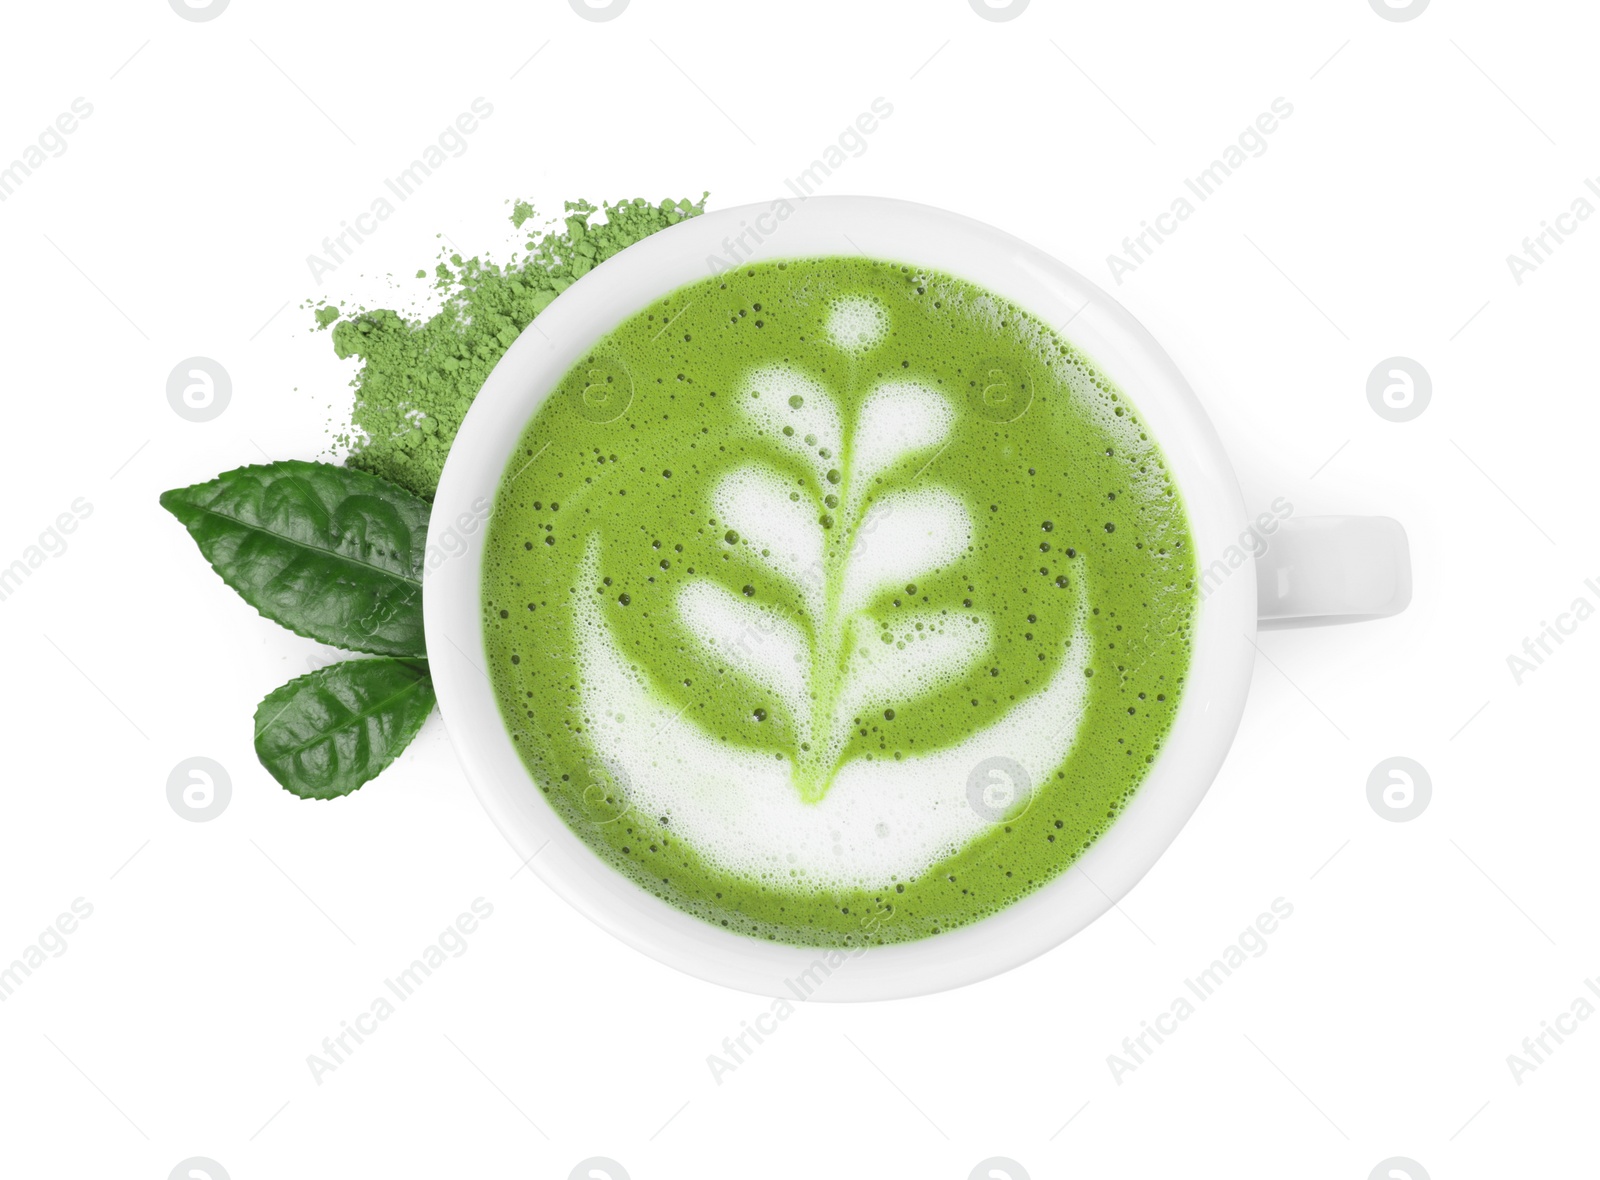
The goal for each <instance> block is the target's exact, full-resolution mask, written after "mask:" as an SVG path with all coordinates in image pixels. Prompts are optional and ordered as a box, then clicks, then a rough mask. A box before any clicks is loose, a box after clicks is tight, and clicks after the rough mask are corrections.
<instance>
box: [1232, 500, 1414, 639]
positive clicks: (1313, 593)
mask: <svg viewBox="0 0 1600 1180" xmlns="http://www.w3.org/2000/svg"><path fill="white" fill-rule="evenodd" d="M1410 602H1411V549H1410V546H1409V545H1408V544H1407V542H1406V531H1405V529H1403V528H1402V527H1401V526H1400V522H1399V521H1397V520H1392V519H1391V518H1389V517H1387V516H1299V517H1295V516H1291V517H1289V518H1288V519H1286V520H1284V521H1282V522H1281V523H1280V524H1279V525H1278V528H1277V530H1276V532H1275V533H1274V534H1273V535H1272V537H1271V539H1270V541H1269V542H1268V544H1267V547H1266V549H1265V551H1264V552H1260V553H1258V554H1257V555H1256V617H1257V626H1258V627H1260V628H1261V629H1262V630H1272V629H1277V628H1284V627H1323V626H1327V625H1328V624H1330V623H1356V622H1360V621H1362V620H1363V619H1383V618H1388V617H1389V616H1390V615H1397V614H1399V613H1400V612H1401V611H1403V610H1405V609H1406V606H1407V605H1408V604H1409V603H1410Z"/></svg>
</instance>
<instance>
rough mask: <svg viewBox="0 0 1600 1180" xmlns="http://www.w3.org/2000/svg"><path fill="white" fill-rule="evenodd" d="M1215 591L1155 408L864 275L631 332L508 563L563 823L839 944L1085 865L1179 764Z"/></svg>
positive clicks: (797, 279) (506, 658) (532, 709)
mask: <svg viewBox="0 0 1600 1180" xmlns="http://www.w3.org/2000/svg"><path fill="white" fill-rule="evenodd" d="M1197 605H1198V599H1197V593H1196V589H1195V580H1194V558H1193V554H1192V552H1191V544H1190V539H1189V533H1188V525H1187V522H1186V520H1185V516H1184V511H1183V505H1182V502H1181V500H1180V499H1179V496H1178V493H1177V490H1176V488H1175V487H1174V485H1173V482H1172V479H1171V477H1170V475H1169V473H1168V471H1167V469H1166V466H1165V464H1164V461H1163V459H1162V456H1161V453H1160V450H1159V449H1158V448H1157V446H1156V444H1155V441H1154V440H1153V439H1151V438H1150V437H1149V435H1148V433H1147V432H1146V430H1145V428H1144V426H1143V424H1142V423H1141V422H1140V420H1139V417H1138V414H1137V411H1136V409H1135V408H1134V407H1133V406H1132V405H1131V404H1130V403H1129V402H1128V400H1127V398H1126V397H1125V396H1124V395H1123V394H1121V393H1120V392H1119V391H1118V390H1116V389H1115V388H1114V387H1113V386H1112V385H1111V384H1110V383H1109V382H1108V381H1107V380H1106V379H1105V378H1104V377H1103V376H1101V375H1100V374H1099V373H1098V372H1096V370H1095V369H1094V368H1093V366H1092V365H1091V364H1090V362H1089V361H1088V359H1087V358H1085V357H1083V356H1081V355H1080V354H1078V353H1077V352H1075V351H1074V350H1073V348H1072V347H1071V346H1070V345H1069V344H1067V343H1066V342H1065V341H1064V340H1063V339H1062V338H1061V337H1059V336H1058V335H1056V334H1055V332H1054V331H1052V329H1051V328H1050V327H1049V326H1048V325H1046V324H1043V323H1041V322H1039V321H1037V320H1035V319H1033V318H1032V317H1031V316H1029V315H1028V314H1027V313H1025V312H1023V311H1022V310H1020V309H1019V308H1017V307H1015V306H1013V305H1011V304H1009V303H1007V302H1006V301H1004V300H1001V299H1000V298H998V297H997V296H994V295H992V294H990V293H988V292H986V291H984V290H981V289H979V288H977V287H974V286H973V285H971V284H969V283H966V282H963V281H961V280H958V279H955V278H951V277H949V276H947V275H942V274H937V273H931V272H928V271H924V270H918V269H915V268H912V267H907V266H902V265H899V264H894V263H887V262H877V261H870V260H865V259H860V258H819V259H808V260H803V261H799V260H797V261H790V262H771V263H762V264H757V265H751V266H746V267H744V268H742V269H740V270H738V271H730V272H727V273H724V274H720V275H717V276H715V277H712V278H708V279H706V280H703V281H701V282H698V283H694V284H691V285H689V286H686V287H683V288H681V289H679V290H677V291H674V292H672V293H671V294H670V295H667V296H665V297H664V298H661V299H659V300H658V301H656V302H655V303H653V304H652V305H650V306H649V307H646V308H645V309H644V310H642V311H640V312H638V313H637V314H635V315H633V316H632V317H631V318H629V319H628V320H626V321H625V322H623V323H622V324H621V325H620V326H619V327H617V328H616V329H615V330H614V331H613V332H611V334H610V335H608V336H606V337H605V338H604V339H602V340H601V341H600V342H599V343H598V344H597V345H596V346H595V347H594V348H593V349H592V350H591V351H590V353H589V354H588V355H587V356H586V357H585V358H584V360H583V361H582V362H581V363H580V364H578V365H576V366H574V367H573V368H572V370H571V371H570V372H569V373H567V375H566V376H565V378H564V379H563V380H562V381H561V383H560V385H559V386H558V387H557V388H556V389H555V390H554V391H553V392H552V393H551V395H550V397H549V398H548V399H547V400H546V401H545V402H544V403H543V405H542V406H541V408H540V409H539V411H538V412H537V413H536V414H535V415H534V417H533V420H532V421H531V422H530V423H529V424H528V426H527V428H526V430H525V432H524V433H523V435H522V438H521V439H520V441H519V443H518V446H517V448H516V451H515V452H514V454H513V456H512V459H511V462H510V464H509V465H508V467H507V469H506V471H505V473H504V476H503V478H502V480H501V484H500V488H499V491H498V493H497V496H496V499H495V504H494V510H493V514H492V517H491V521H490V525H489V531H488V537H487V541H486V545H485V551H484V571H483V606H484V616H483V617H484V627H485V640H486V642H485V647H486V650H487V652H488V656H489V667H488V672H489V677H490V680H491V682H492V684H493V687H494V691H495V695H496V698H497V700H498V701H499V705H500V710H501V715H502V717H503V719H504V720H505V722H506V726H507V729H508V730H509V732H510V734H511V737H512V739H513V742H514V744H515V746H516V749H517V751H518V753H519V755H520V756H521V758H522V760H523V762H524V764H525V765H526V766H527V768H528V770H529V773H530V774H531V776H532V779H533V782H534V783H535V784H537V786H538V788H539V789H540V790H541V791H542V792H543V793H544V794H545V797H546V798H547V800H548V801H549V803H550V805H551V806H552V807H554V808H555V809H556V811H557V813H558V814H559V815H560V816H561V818H562V820H563V821H564V822H565V823H566V824H567V825H568V826H569V827H570V828H571V829H572V830H573V831H574V832H576V833H577V834H578V835H579V836H580V837H581V838H582V839H583V840H584V841H585V842H586V843H587V844H588V845H589V847H590V848H592V849H593V850H594V852H595V853H596V854H597V855H598V856H600V857H602V858H603V859H604V860H605V861H607V862H608V863H610V864H611V865H613V866H614V867H615V868H617V869H618V870H619V871H620V872H622V873H624V874H626V875H627V876H628V877H630V878H631V879H632V880H633V881H635V882H636V883H637V884H638V885H639V886H640V887H641V888H643V889H647V890H649V891H650V892H652V893H654V894H656V895H657V896H659V897H661V898H663V899H664V900H666V901H668V902H670V903H671V904H672V905H675V906H677V907H679V908H680V909H683V910H685V911H687V912H689V913H691V914H694V915H696V916H698V917H700V918H702V919H704V920H706V921H708V922H711V923H714V924H716V925H717V926H719V927H723V928H726V929H729V930H732V931H736V932H739V933H743V934H748V935H752V936H755V937H758V938H763V939H770V940H775V941H779V942H785V943H794V944H799V945H808V946H823V945H835V946H842V945H863V944H876V943H885V942H900V941H906V940H910V939H916V938H922V937H925V936H927V935H930V934H935V933H937V932H939V931H941V930H947V929H950V928H952V927H955V926H959V925H962V924H964V923H968V922H972V921H974V920H976V919H978V918H981V917H983V916H984V915H986V914H990V913H993V912H994V911H996V910H999V909H1001V908H1003V907H1005V906H1007V905H1009V904H1010V903H1011V902H1013V901H1015V900H1017V899H1018V898H1019V897H1022V896H1023V895H1025V894H1027V893H1030V892H1032V891H1033V890H1035V889H1037V888H1039V887H1040V886H1041V885H1043V884H1045V883H1046V882H1048V881H1049V880H1051V879H1052V878H1053V877H1055V876H1056V875H1058V874H1059V873H1061V872H1062V870H1063V869H1065V868H1066V867H1067V866H1068V865H1070V864H1071V863H1072V862H1073V861H1074V860H1075V859H1076V858H1077V857H1078V856H1079V855H1081V854H1082V853H1083V852H1084V851H1085V850H1086V849H1087V848H1088V847H1089V846H1090V844H1092V843H1093V841H1094V840H1095V839H1096V838H1097V837H1098V836H1100V835H1101V834H1102V833H1103V832H1104V831H1105V830H1106V829H1107V827H1109V826H1110V824H1111V823H1112V822H1113V821H1114V820H1115V819H1116V817H1117V815H1118V814H1119V812H1120V811H1121V810H1122V808H1123V806H1124V805H1125V803H1126V802H1127V800H1128V799H1129V798H1130V797H1131V795H1132V794H1133V792H1134V791H1136V790H1137V789H1138V787H1139V784H1140V783H1141V781H1142V780H1143V779H1144V777H1145V775H1146V773H1147V772H1148V770H1149V766H1150V764H1151V763H1152V762H1153V761H1154V760H1155V757H1156V754H1157V752H1158V751H1159V750H1160V747H1161V744H1162V742H1163V740H1164V739H1165V737H1166V734H1167V732H1168V729H1169V728H1170V726H1171V724H1172V720H1173V717H1174V715H1175V713H1176V710H1177V708H1178V703H1179V698H1180V696H1181V693H1182V690H1183V682H1184V677H1185V674H1186V671H1187V668H1188V663H1189V655H1190V652H1189V635H1190V629H1191V626H1192V623H1193V619H1194V614H1195V611H1196V609H1197Z"/></svg>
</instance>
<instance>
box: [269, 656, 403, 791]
mask: <svg viewBox="0 0 1600 1180" xmlns="http://www.w3.org/2000/svg"><path fill="white" fill-rule="evenodd" d="M433 702H434V694H433V681H432V679H431V678H430V677H429V675H428V664H427V661H426V660H393V659H375V660H346V661H344V662H343V663H340V664H332V665H330V666H329V667H326V668H321V669H319V670H317V671H315V672H312V673H311V674H310V675H308V676H301V677H299V678H297V679H295V680H291V681H289V683H288V684H285V685H284V686H283V687H282V688H279V689H277V690H276V691H274V692H272V693H271V694H270V695H269V696H268V697H267V698H266V699H265V700H264V701H262V702H261V704H260V705H259V706H257V708H256V757H257V758H259V759H261V765H263V766H265V767H266V768H267V770H268V771H270V772H271V774H272V777H273V778H275V779H277V780H278V782H279V783H281V784H282V785H283V788H284V790H286V791H289V792H291V793H292V794H295V795H298V796H300V798H302V799H336V798H338V797H339V796H340V795H348V794H349V793H350V792H351V791H353V790H355V789H356V788H357V787H359V786H361V784H363V783H365V782H367V781H368V780H369V779H372V778H374V777H376V776H377V775H378V773H379V772H380V771H382V770H383V768H384V767H386V766H388V765H389V763H391V762H393V761H394V760H395V758H396V757H398V756H399V754H400V751H402V750H404V749H405V748H406V746H407V745H408V744H409V743H410V741H411V739H412V738H414V737H416V736H417V731H418V730H419V729H421V728H422V723H423V722H424V721H426V720H427V718H428V714H429V713H430V712H432V711H433Z"/></svg>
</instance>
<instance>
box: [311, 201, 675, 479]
mask: <svg viewBox="0 0 1600 1180" xmlns="http://www.w3.org/2000/svg"><path fill="white" fill-rule="evenodd" d="M705 200H706V199H705V197H704V196H702V197H701V198H700V200H699V201H697V202H690V201H688V200H678V201H673V200H666V201H662V202H660V203H659V204H651V203H650V202H648V201H646V200H644V199H643V198H637V199H634V200H631V201H628V200H624V201H618V202H617V203H616V204H614V205H609V204H608V205H605V206H604V209H603V212H604V214H605V220H604V221H603V222H600V223H598V224H591V222H590V218H591V217H592V216H593V215H594V214H596V213H599V212H602V210H601V209H599V208H597V207H596V206H594V205H591V204H590V203H589V202H587V201H568V202H566V214H567V215H566V218H565V220H564V221H562V222H560V223H558V224H557V225H555V226H554V227H552V228H549V229H546V230H543V231H534V230H530V231H528V237H527V242H526V253H524V254H523V255H522V256H521V257H520V258H519V257H518V256H517V255H515V254H513V255H512V256H511V259H510V260H509V261H508V262H507V263H505V265H503V266H502V265H496V264H494V263H491V262H487V261H480V260H479V259H477V258H471V259H467V260H463V259H462V257H461V255H459V254H451V255H449V256H448V257H441V259H440V261H439V263H438V265H437V266H436V267H435V268H434V272H433V274H434V281H433V284H432V286H433V289H434V290H435V291H437V292H439V293H442V295H443V296H444V306H443V307H442V308H441V309H440V310H439V311H438V312H437V313H436V314H434V315H433V316H431V317H430V318H427V319H407V318H406V317H405V316H403V315H401V314H400V313H399V312H396V311H392V310H389V309H386V308H380V309H377V310H366V309H361V310H358V311H357V312H356V313H355V314H353V315H350V316H348V317H346V318H341V315H342V313H341V312H340V310H339V309H338V308H336V307H332V306H326V305H325V306H321V307H318V308H317V309H316V319H317V324H318V326H319V327H322V328H326V327H329V326H330V325H332V326H333V348H334V351H335V352H336V353H337V354H338V355H339V357H340V358H341V359H343V358H346V357H352V356H354V357H359V358H361V361H362V365H361V368H360V369H359V370H358V371H357V373H356V376H355V378H354V379H353V380H352V381H351V383H350V384H351V385H352V386H353V387H354V388H355V391H356V395H355V406H354V409H353V410H352V411H351V420H350V426H349V428H348V429H347V430H343V431H339V432H337V433H336V434H335V436H334V442H335V444H337V445H339V446H342V447H348V448H349V457H348V459H347V462H348V463H349V465H350V466H351V467H355V468H359V469H360V470H362V471H368V472H371V473H372V474H373V475H377V476H381V477H382V478H384V479H387V480H391V481H392V482H394V483H397V484H400V485H401V486H402V487H405V488H407V489H409V490H410V491H413V492H415V493H416V494H418V495H419V496H426V497H428V498H430V499H431V498H432V496H433V493H434V491H435V489H436V488H437V487H438V485H439V475H440V473H441V472H442V471H443V470H444V461H445V456H446V455H448V454H449V451H450V444H451V442H453V441H454V439H455V436H456V431H457V430H458V429H459V428H460V426H461V420H462V418H464V417H465V416H466V413H467V409H468V408H469V407H470V406H471V405H472V399H473V398H474V397H476V396H477V393H478V390H479V388H481V387H482V385H483V383H484V381H485V380H486V379H487V378H488V376H489V372H490V370H492V369H493V368H494V366H495V362H497V361H498V360H499V359H500V357H501V354H503V353H504V352H505V350H506V349H508V348H510V347H511V344H512V342H513V341H514V340H516V338H517V336H518V335H519V334H520V333H521V332H522V330H523V329H524V328H526V327H527V326H528V324H530V323H531V322H532V321H533V318H534V317H535V316H537V315H538V314H539V313H540V312H541V311H543V310H544V309H545V308H546V307H548V306H549V305H550V303H551V301H552V300H554V299H555V297H556V296H557V295H559V294H560V293H561V292H562V291H564V290H566V289H567V288H568V287H569V286H571V285H572V284H573V283H574V282H576V281H577V280H578V279H580V278H582V277H583V276H584V275H585V274H587V273H588V272H589V271H590V270H592V269H594V267H596V266H597V265H599V264H600V263H602V262H604V261H605V260H606V259H608V258H610V257H611V256H612V255H613V254H616V253H618V252H620V251H622V250H624V249H626V248H627V247H629V246H631V245H633V244H634V243H635V242H637V241H639V240H641V239H643V238H647V237H649V236H650V235H651V234H653V233H656V232H658V231H660V230H663V229H666V228H667V227H668V226H672V225H676V224H677V223H678V222H680V221H683V220H685V219H686V218H689V217H695V216H697V215H699V214H700V213H702V212H704V211H705ZM532 216H533V208H532V206H530V205H529V204H527V202H525V201H518V202H516V204H515V205H514V207H513V211H512V214H511V221H512V224H513V225H514V226H515V227H516V228H518V229H521V228H522V227H523V225H524V223H526V222H527V221H528V220H529V219H530V218H531V217H532ZM427 273H428V272H427V271H422V270H419V271H418V272H417V276H416V277H417V278H419V279H423V278H426V277H427Z"/></svg>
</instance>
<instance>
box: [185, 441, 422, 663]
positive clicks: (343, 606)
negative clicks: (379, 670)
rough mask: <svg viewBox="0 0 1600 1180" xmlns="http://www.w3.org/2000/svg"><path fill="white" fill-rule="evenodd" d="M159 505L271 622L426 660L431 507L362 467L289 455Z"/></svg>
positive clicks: (356, 647) (326, 639) (330, 640)
mask: <svg viewBox="0 0 1600 1180" xmlns="http://www.w3.org/2000/svg"><path fill="white" fill-rule="evenodd" d="M161 506H162V507H163V508H165V509H166V510H167V511H168V512H170V513H172V515H174V516H176V517H177V518H178V519H179V520H180V521H181V522H183V526H184V527H185V528H187V529H188V530H189V535H190V536H191V537H193V538H194V540H195V544H197V545H199V546H200V552H201V553H202V554H204V555H205V559H206V560H207V561H209V562H210V563H211V567H212V568H213V569H214V570H216V571H217V573H218V574H220V575H221V576H222V580H223V581H225V582H226V583H228V585H230V586H232V587H233V588H234V589H235V590H237V591H238V592H239V594H240V595H241V596H242V597H243V598H244V600H245V601H246V602H248V603H249V604H250V605H251V606H253V607H255V608H256V610H258V611H260V612H261V613H262V614H263V615H265V616H266V617H267V618H269V619H271V620H272V621H273V622H275V623H281V624H282V625H283V626H285V627H287V628H289V630H291V631H293V632H295V633H296V634H298V635H304V636H306V637H307V638H310V639H317V640H320V641H321V642H323V643H326V644H329V645H331V646H333V647H342V648H347V649H349V650H352V651H364V652H372V653H373V654H375V655H388V656H424V655H426V654H427V648H426V647H425V645H424V643H423V637H422V566H423V558H424V555H425V554H424V551H425V550H426V548H427V540H428V511H429V509H428V503H427V501H426V500H423V499H421V498H420V497H418V496H414V495H412V494H411V493H410V492H408V491H406V490H405V489H404V488H399V487H396V486H395V485H394V484H391V483H388V482H386V481H385V480H381V479H379V478H377V477H376V476H373V475H368V474H366V473H365V472H361V471H352V470H350V469H349V468H347V467H335V466H333V465H332V464H329V463H307V462H303V461H301V460H298V459H291V460H286V461H284V462H281V463H270V464H266V465H264V466H253V467H241V468H239V469H238V470H236V471H229V472H225V473H224V474H222V475H219V476H218V477H217V478H216V479H214V480H212V481H211V482H210V483H202V484H196V485H195V486H193V487H189V488H175V489H173V490H172V491H170V492H165V493H163V494H162V497H161Z"/></svg>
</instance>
